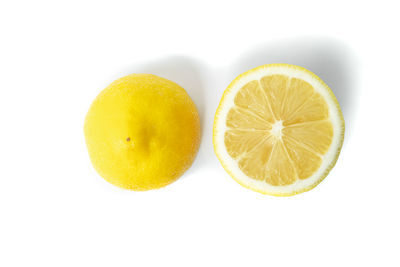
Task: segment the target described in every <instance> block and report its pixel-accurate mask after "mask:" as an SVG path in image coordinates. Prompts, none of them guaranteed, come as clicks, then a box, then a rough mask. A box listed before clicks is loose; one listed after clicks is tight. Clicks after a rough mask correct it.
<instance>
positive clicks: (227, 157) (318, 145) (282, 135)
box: [213, 64, 344, 196]
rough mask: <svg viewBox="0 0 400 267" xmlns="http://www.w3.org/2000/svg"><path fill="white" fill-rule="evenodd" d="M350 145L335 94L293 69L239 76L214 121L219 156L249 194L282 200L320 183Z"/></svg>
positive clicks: (268, 67) (310, 75)
mask: <svg viewBox="0 0 400 267" xmlns="http://www.w3.org/2000/svg"><path fill="white" fill-rule="evenodd" d="M343 137H344V120H343V116H342V113H341V110H340V107H339V104H338V102H337V100H336V98H335V96H334V94H333V92H332V91H331V90H330V88H329V87H328V86H327V85H326V84H325V83H324V82H323V81H322V80H321V79H320V78H318V77H317V76H316V75H315V74H313V73H312V72H310V71H308V70H306V69H304V68H302V67H298V66H294V65H288V64H269V65H264V66H260V67H258V68H255V69H252V70H249V71H247V72H245V73H243V74H241V75H240V76H238V77H237V78H236V79H235V80H234V81H233V82H232V83H231V84H230V85H229V86H228V88H227V89H226V90H225V92H224V94H223V97H222V99H221V102H220V104H219V106H218V109H217V112H216V114H215V119H214V133H213V143H214V150H215V153H216V155H217V157H218V158H219V160H220V162H221V164H222V166H223V167H224V169H225V170H226V171H227V172H228V173H229V174H230V175H231V176H232V177H233V179H235V180H236V181H237V182H238V183H240V184H241V185H243V186H244V187H247V188H249V189H252V190H254V191H257V192H260V193H264V194H269V195H275V196H289V195H294V194H298V193H301V192H305V191H308V190H310V189H312V188H314V187H315V186H316V185H317V184H318V183H320V182H321V181H322V180H323V179H324V178H325V177H326V176H327V175H328V173H329V171H330V170H331V168H332V167H333V166H334V165H335V163H336V160H337V158H338V156H339V153H340V149H341V147H342V143H343Z"/></svg>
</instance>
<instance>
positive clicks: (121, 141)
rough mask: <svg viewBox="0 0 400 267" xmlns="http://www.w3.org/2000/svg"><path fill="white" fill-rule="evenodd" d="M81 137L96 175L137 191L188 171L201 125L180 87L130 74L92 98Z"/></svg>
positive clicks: (161, 80)
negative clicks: (83, 136)
mask: <svg viewBox="0 0 400 267" xmlns="http://www.w3.org/2000/svg"><path fill="white" fill-rule="evenodd" d="M84 133H85V138H86V144H87V148H88V152H89V156H90V159H91V161H92V164H93V166H94V168H95V169H96V170H97V172H98V173H99V174H100V175H101V176H102V177H103V178H104V179H105V180H107V181H108V182H110V183H112V184H114V185H116V186H119V187H122V188H126V189H132V190H137V191H142V190H150V189H156V188H160V187H163V186H166V185H168V184H170V183H172V182H174V181H175V180H177V179H178V178H179V177H180V176H181V175H182V174H183V173H184V172H185V171H186V170H187V169H188V168H189V167H190V166H191V164H192V163H193V161H194V158H195V156H196V153H197V151H198V148H199V144H200V120H199V115H198V112H197V109H196V106H195V104H194V103H193V101H192V99H191V98H190V97H189V95H188V94H187V93H186V91H185V90H184V89H183V88H182V87H180V86H179V85H177V84H176V83H174V82H172V81H169V80H167V79H164V78H161V77H158V76H155V75H151V74H132V75H128V76H125V77H123V78H121V79H118V80H116V81H114V82H113V83H112V84H110V85H109V86H108V87H107V88H106V89H104V90H103V91H102V92H101V93H100V94H99V95H98V96H97V98H96V99H95V100H94V102H93V103H92V105H91V107H90V109H89V111H88V113H87V116H86V120H85V126H84Z"/></svg>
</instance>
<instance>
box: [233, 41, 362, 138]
mask: <svg viewBox="0 0 400 267" xmlns="http://www.w3.org/2000/svg"><path fill="white" fill-rule="evenodd" d="M269 63H288V64H293V65H299V66H302V67H305V68H306V69H308V70H310V71H312V72H314V73H315V74H317V75H318V76H319V77H320V78H321V79H322V80H324V81H325V83H327V84H328V85H329V87H330V88H331V89H332V91H333V92H334V94H335V95H336V98H337V99H338V101H339V104H340V107H341V109H342V112H343V116H344V119H345V123H346V133H345V135H346V138H345V143H346V142H347V140H348V138H349V136H350V135H351V133H352V130H353V123H354V115H355V111H356V103H357V101H356V97H357V94H358V92H357V87H356V79H357V77H358V75H357V67H356V58H355V56H354V53H352V50H351V48H350V47H348V46H346V45H345V44H344V43H342V42H340V41H338V40H336V39H331V38H324V37H302V38H292V39H282V40H280V41H278V42H270V43H266V44H263V45H258V46H256V47H254V48H252V49H251V50H249V52H247V53H245V54H243V55H242V56H241V57H240V58H239V60H238V62H236V63H235V64H233V66H234V69H233V70H232V79H233V78H234V77H236V76H237V75H239V74H240V73H243V72H245V71H247V70H249V69H252V68H255V67H258V66H260V65H264V64H269Z"/></svg>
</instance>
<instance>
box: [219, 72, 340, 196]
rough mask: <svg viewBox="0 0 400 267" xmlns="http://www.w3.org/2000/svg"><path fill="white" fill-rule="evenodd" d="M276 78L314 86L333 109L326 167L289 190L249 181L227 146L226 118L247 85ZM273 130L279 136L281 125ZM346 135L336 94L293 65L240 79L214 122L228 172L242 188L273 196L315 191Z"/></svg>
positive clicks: (250, 73)
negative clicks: (289, 79) (283, 77)
mask: <svg viewBox="0 0 400 267" xmlns="http://www.w3.org/2000/svg"><path fill="white" fill-rule="evenodd" d="M273 74H284V75H287V76H289V77H290V78H299V79H302V80H304V81H306V82H308V83H309V84H311V85H312V86H313V87H314V89H315V90H316V91H317V92H318V93H320V94H321V95H322V96H323V97H324V99H325V100H326V102H327V104H328V107H329V115H330V120H331V122H332V125H333V138H332V143H331V146H330V147H329V149H328V151H327V153H326V154H325V155H323V157H322V164H321V166H320V168H319V169H318V170H317V171H316V172H315V173H314V174H313V175H312V176H310V177H309V178H307V179H304V180H300V179H298V180H297V181H296V182H294V183H293V184H290V185H285V186H273V185H270V184H268V183H267V182H265V181H259V180H255V179H252V178H250V177H248V176H247V175H246V174H244V173H243V172H242V171H241V169H240V168H239V167H238V163H237V161H236V160H234V159H233V158H232V157H231V156H230V155H229V154H228V152H227V150H226V147H225V143H224V134H225V132H226V130H227V129H228V128H227V126H226V116H227V114H228V112H229V110H230V109H231V108H232V107H233V106H234V98H235V96H236V94H237V92H238V91H239V89H241V88H242V87H243V86H244V85H245V84H247V83H248V82H250V81H253V80H260V79H261V78H262V77H264V76H268V75H273ZM275 126H276V127H273V130H272V131H271V132H272V133H274V132H275V133H277V134H279V132H280V130H281V129H279V128H280V127H279V125H275ZM343 134H344V123H343V120H342V115H341V111H340V109H339V107H338V104H337V101H336V98H335V96H334V95H333V93H332V92H331V91H330V89H329V87H328V86H327V85H325V84H324V83H323V82H322V81H321V80H320V79H318V78H317V77H315V76H314V75H313V74H312V73H309V72H308V71H307V70H305V69H302V68H299V67H292V66H290V65H279V64H278V65H266V66H265V67H261V68H258V69H255V70H254V71H251V72H249V73H247V74H245V75H242V76H240V77H239V78H238V79H236V80H235V81H234V82H233V83H232V84H231V85H230V86H229V87H228V89H227V90H226V92H225V93H224V97H223V100H222V102H221V103H220V106H219V108H218V110H217V114H216V116H215V121H214V140H213V141H214V148H215V150H216V151H215V152H216V154H217V155H218V158H219V159H220V161H221V163H222V165H223V166H224V168H225V169H226V170H227V171H228V172H229V173H230V174H231V176H233V178H234V179H235V180H237V181H238V182H239V183H240V184H242V185H243V186H245V187H248V188H250V189H253V190H255V191H259V192H262V193H266V194H272V195H292V194H296V193H299V192H303V191H306V190H308V189H311V188H312V187H314V186H315V185H316V184H318V183H319V182H320V181H321V180H322V179H323V178H324V177H325V176H326V175H327V172H328V171H329V170H330V168H332V166H333V165H334V164H335V161H336V159H337V156H338V152H339V150H340V148H341V145H342V139H343Z"/></svg>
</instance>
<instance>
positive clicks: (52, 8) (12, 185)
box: [0, 0, 400, 267]
mask: <svg viewBox="0 0 400 267" xmlns="http://www.w3.org/2000/svg"><path fill="white" fill-rule="evenodd" d="M396 2H397V1H304V0H303V1H277V0H276V1H267V0H264V1H240V2H235V1H232V0H231V1H216V0H214V1H174V0H167V1H144V0H143V1H108V2H106V1H41V0H36V1H11V0H10V1H4V0H3V1H1V2H0V30H1V31H0V37H1V41H0V90H1V91H0V116H1V121H0V122H1V131H0V137H1V138H0V162H1V163H0V266H4V267H8V266H400V259H399V256H398V255H399V254H398V253H399V250H400V241H399V240H400V218H399V204H400V190H399V189H400V175H399V165H400V163H399V159H400V157H399V150H400V142H399V129H400V128H399V122H400V120H399V115H400V112H399V111H400V109H399V105H400V104H399V98H400V93H399V92H400V86H399V84H400V74H399V73H400V67H399V63H400V53H399V48H400V39H399V25H400V17H399V15H398V11H399V7H396V6H395V3H396ZM267 63H290V64H297V65H301V66H303V67H306V68H308V69H310V70H311V71H313V72H315V73H316V74H317V75H319V76H320V77H321V78H322V79H323V80H324V81H325V82H326V83H327V84H328V85H330V86H331V88H332V90H333V91H334V93H335V94H336V96H337V98H338V100H339V102H340V104H341V106H342V110H343V113H344V117H345V121H346V137H345V142H344V146H343V149H342V153H341V155H340V157H339V160H338V162H337V164H336V167H335V168H334V169H333V170H332V172H331V173H330V175H329V176H328V177H327V178H326V179H325V180H324V181H323V182H322V183H321V184H320V185H319V186H317V187H316V188H315V189H313V190H311V191H310V192H307V193H303V194H300V195H297V196H293V197H283V198H282V197H281V198H279V197H271V196H266V195H262V194H259V193H255V192H253V191H250V190H248V189H245V188H243V187H241V186H240V185H239V184H237V183H236V182H235V181H234V180H233V179H231V178H230V177H229V176H228V174H227V173H226V172H225V171H224V170H223V169H222V167H221V165H220V164H219V162H218V160H217V158H216V156H215V155H214V153H213V149H212V123H213V115H214V112H215V110H216V107H217V105H218V102H219V100H220V98H221V96H222V92H223V90H224V89H225V88H226V87H227V85H228V84H229V83H230V82H231V81H232V80H233V79H234V78H235V77H236V76H237V75H238V74H240V73H242V72H244V71H246V70H248V69H250V68H253V67H257V66H259V65H262V64H267ZM142 72H143V73H153V74H157V75H160V76H162V77H165V78H168V79H171V80H173V81H175V82H177V83H179V84H180V85H181V86H183V87H184V88H186V89H187V91H188V92H189V94H190V96H191V97H192V98H193V100H194V101H195V103H196V105H197V106H198V109H199V112H200V116H201V123H202V134H203V136H202V143H201V147H200V151H199V154H198V156H197V158H196V161H195V162H194V164H193V166H192V167H191V168H190V170H189V171H188V172H187V173H185V175H184V176H183V177H182V178H181V179H179V180H178V181H177V182H175V183H173V184H171V185H169V186H168V187H166V188H164V189H160V190H155V191H149V192H132V191H127V190H122V189H119V188H117V187H115V186H113V185H111V184H108V183H107V182H105V181H104V180H103V179H102V178H100V177H99V175H98V174H97V173H96V172H95V171H94V169H93V168H92V165H91V163H90V160H89V157H88V155H87V151H86V147H85V141H84V136H83V122H84V117H85V115H86V112H87V110H88V108H89V105H90V103H91V102H92V100H93V99H94V98H95V96H96V95H97V94H98V93H99V92H100V91H101V90H102V89H103V88H105V87H106V86H107V85H108V84H109V83H111V82H112V81H113V80H115V79H117V78H119V77H121V76H124V75H127V74H130V73H142ZM396 254H397V255H396Z"/></svg>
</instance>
